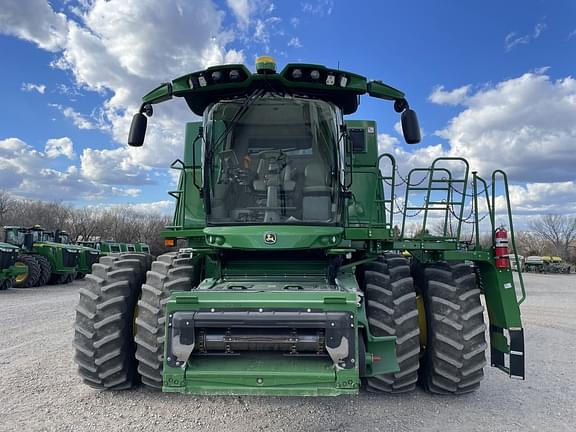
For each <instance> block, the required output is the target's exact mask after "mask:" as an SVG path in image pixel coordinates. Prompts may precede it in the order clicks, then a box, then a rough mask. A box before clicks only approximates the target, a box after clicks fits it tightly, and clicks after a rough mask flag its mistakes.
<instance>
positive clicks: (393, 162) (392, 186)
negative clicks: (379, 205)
mask: <svg viewBox="0 0 576 432" xmlns="http://www.w3.org/2000/svg"><path fill="white" fill-rule="evenodd" d="M382 158H388V159H389V160H390V165H391V166H392V175H391V176H383V175H381V173H380V161H381V160H382ZM376 169H377V170H378V179H379V180H380V181H386V180H390V199H388V200H387V199H386V191H385V190H384V185H382V198H383V199H382V201H383V204H384V223H385V224H386V225H389V226H390V228H392V227H393V226H394V224H393V221H394V192H395V187H396V158H394V156H393V155H391V154H390V153H383V154H381V155H380V156H378V160H377V161H376ZM377 190H378V188H374V195H376V191H377ZM387 202H389V203H390V215H389V216H390V218H387V217H386V203H387ZM388 221H389V222H388Z"/></svg>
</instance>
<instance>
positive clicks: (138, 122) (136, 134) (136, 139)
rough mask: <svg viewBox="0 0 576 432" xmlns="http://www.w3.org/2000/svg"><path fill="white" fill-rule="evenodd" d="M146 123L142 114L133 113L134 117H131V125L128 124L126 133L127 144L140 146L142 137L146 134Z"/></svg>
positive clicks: (142, 140)
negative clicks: (128, 127) (127, 133)
mask: <svg viewBox="0 0 576 432" xmlns="http://www.w3.org/2000/svg"><path fill="white" fill-rule="evenodd" d="M147 124H148V119H147V118H146V116H145V115H144V114H142V113H137V114H134V117H132V125H131V126H130V134H129V135H128V145H129V146H131V147H142V145H143V144H144V137H145V136H146V125H147Z"/></svg>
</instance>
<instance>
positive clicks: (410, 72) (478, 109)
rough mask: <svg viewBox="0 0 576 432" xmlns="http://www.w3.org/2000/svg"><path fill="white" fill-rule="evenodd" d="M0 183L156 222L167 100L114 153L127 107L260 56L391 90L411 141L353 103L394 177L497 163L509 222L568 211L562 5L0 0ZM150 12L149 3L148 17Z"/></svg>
mask: <svg viewBox="0 0 576 432" xmlns="http://www.w3.org/2000/svg"><path fill="white" fill-rule="evenodd" d="M2 3H3V7H2V10H0V53H1V55H2V64H1V67H0V74H1V75H0V76H1V78H2V79H1V80H0V92H1V93H2V94H3V95H4V109H2V118H1V120H0V189H5V190H7V191H9V192H11V193H14V194H16V195H18V196H22V197H27V198H41V199H56V200H65V201H70V202H71V203H72V204H73V205H84V204H107V203H129V204H130V205H137V206H139V207H140V208H143V209H152V210H161V211H169V208H170V204H169V203H170V200H169V198H168V197H167V195H166V190H168V189H171V188H172V187H173V181H174V177H173V176H172V175H170V173H169V172H168V171H169V170H167V169H166V167H167V166H168V164H169V162H170V161H171V160H173V159H175V158H176V157H179V156H180V154H181V152H182V131H183V123H184V122H185V121H186V120H190V119H192V116H191V114H190V113H189V112H187V111H186V108H185V106H184V104H182V103H175V104H172V105H171V106H168V105H167V104H166V108H164V106H162V107H159V108H158V110H157V115H155V116H154V118H153V119H152V121H151V122H152V123H153V124H152V126H151V128H150V131H149V132H150V133H149V135H148V141H147V143H146V145H145V148H143V149H140V150H138V149H137V150H128V149H127V148H126V146H125V142H126V134H127V128H128V125H129V119H130V117H131V115H132V114H133V112H134V110H135V109H136V107H137V103H138V98H139V97H140V96H141V95H142V94H144V93H145V92H146V91H147V90H149V89H151V88H153V87H154V86H155V85H156V84H157V83H159V82H161V81H165V80H169V79H171V78H175V77H177V76H179V75H182V74H184V73H187V72H190V71H193V70H198V69H201V68H204V67H207V66H210V65H213V64H216V63H220V62H244V63H245V64H247V65H248V66H249V67H250V68H253V64H254V59H255V57H256V56H257V55H262V54H271V55H273V56H274V57H275V58H276V60H277V62H278V64H279V67H280V68H281V67H283V66H284V65H285V64H286V63H289V62H310V63H319V64H325V65H327V66H336V65H338V64H339V65H340V67H341V68H342V69H345V70H350V71H353V72H357V73H360V74H362V75H365V76H367V77H369V78H372V79H381V80H383V81H384V82H386V83H388V84H390V85H392V86H394V87H397V88H400V89H402V90H403V91H405V92H406V93H407V95H408V100H409V101H410V104H411V106H412V107H413V108H414V109H416V110H417V112H418V114H419V117H420V122H421V126H422V128H423V130H424V139H423V142H422V144H420V145H418V146H407V145H405V144H402V141H401V139H400V136H399V135H398V131H397V126H396V127H395V125H396V123H397V121H398V118H397V115H395V113H394V112H393V110H392V108H391V106H390V105H388V104H386V103H384V102H382V101H377V100H374V101H373V100H369V99H368V98H364V99H363V100H362V104H361V107H360V109H359V111H358V112H357V113H356V114H354V115H353V118H369V119H375V120H377V121H378V125H379V126H378V127H379V133H380V136H379V140H380V141H379V142H380V145H381V149H382V150H383V151H391V152H394V153H395V155H396V157H397V158H398V159H399V162H400V163H401V164H404V165H401V171H403V172H407V171H408V169H409V168H411V167H413V166H415V165H421V164H426V163H429V162H430V161H431V159H432V158H433V157H435V156H441V155H451V156H454V155H458V156H465V157H467V158H469V159H470V161H471V163H472V166H473V167H474V168H477V169H479V170H480V171H481V172H484V173H487V174H488V172H489V171H491V170H493V169H495V168H504V169H508V170H509V172H510V176H511V180H512V182H513V188H512V190H511V195H512V200H513V203H514V205H515V207H516V208H517V209H518V213H519V214H520V215H525V216H526V217H533V216H537V215H539V214H542V213H547V212H556V213H562V214H576V175H575V174H574V172H575V171H576V170H575V169H574V167H576V151H575V150H576V81H575V79H574V76H573V75H574V71H575V70H576V3H575V2H573V1H570V0H565V1H555V2H550V1H544V0H527V1H506V2H502V1H483V2H458V1H416V2H391V1H354V2H349V1H331V0H319V1H313V0H305V1H278V0H277V1H271V0H255V1H249V0H217V1H210V0H196V1H194V2H190V1H184V0H165V1H163V2H154V1H152V0H138V1H137V0H111V1H103V0H94V1H89V0H82V1H74V0H65V1H50V2H47V1H46V0H4V1H3V2H2ZM159 3H162V6H159Z"/></svg>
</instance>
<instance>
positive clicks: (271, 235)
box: [264, 233, 276, 244]
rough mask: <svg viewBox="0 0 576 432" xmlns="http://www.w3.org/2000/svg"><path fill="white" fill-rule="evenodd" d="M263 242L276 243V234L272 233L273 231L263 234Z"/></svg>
mask: <svg viewBox="0 0 576 432" xmlns="http://www.w3.org/2000/svg"><path fill="white" fill-rule="evenodd" d="M264 243H266V244H274V243H276V234H274V233H266V234H264Z"/></svg>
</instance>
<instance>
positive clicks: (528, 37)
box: [504, 22, 548, 51]
mask: <svg viewBox="0 0 576 432" xmlns="http://www.w3.org/2000/svg"><path fill="white" fill-rule="evenodd" d="M547 27H548V26H547V25H546V23H544V22H539V23H537V24H536V25H535V26H534V29H533V30H532V33H531V34H530V33H529V34H525V35H519V34H518V33H517V32H510V33H508V34H507V35H506V37H505V38H504V47H505V48H506V51H510V50H512V48H514V47H515V46H517V45H527V44H529V43H530V42H532V41H533V40H535V39H538V38H539V37H540V36H541V35H542V32H543V31H544V30H546V28H547Z"/></svg>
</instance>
